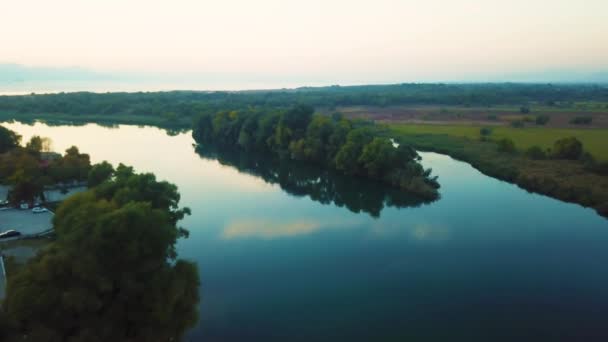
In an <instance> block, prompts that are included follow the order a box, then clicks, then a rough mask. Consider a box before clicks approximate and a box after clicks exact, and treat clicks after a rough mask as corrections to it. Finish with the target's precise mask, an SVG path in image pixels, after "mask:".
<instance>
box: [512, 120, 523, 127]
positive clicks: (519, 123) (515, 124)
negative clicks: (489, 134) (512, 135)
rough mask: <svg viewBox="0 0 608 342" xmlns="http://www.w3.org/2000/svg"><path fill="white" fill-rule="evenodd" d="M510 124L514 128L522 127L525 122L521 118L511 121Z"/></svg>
mask: <svg viewBox="0 0 608 342" xmlns="http://www.w3.org/2000/svg"><path fill="white" fill-rule="evenodd" d="M511 126H512V127H515V128H524V126H525V124H524V122H523V121H522V120H515V121H511Z"/></svg>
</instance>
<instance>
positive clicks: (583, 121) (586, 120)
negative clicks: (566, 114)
mask: <svg viewBox="0 0 608 342" xmlns="http://www.w3.org/2000/svg"><path fill="white" fill-rule="evenodd" d="M592 121H593V118H592V117H590V116H577V117H575V118H573V119H571V120H570V123H571V124H573V125H589V124H591V122H592Z"/></svg>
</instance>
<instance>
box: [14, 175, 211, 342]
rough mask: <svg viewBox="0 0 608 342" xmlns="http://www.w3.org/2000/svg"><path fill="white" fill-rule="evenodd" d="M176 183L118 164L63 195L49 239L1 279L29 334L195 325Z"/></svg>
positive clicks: (59, 337) (43, 336)
mask: <svg viewBox="0 0 608 342" xmlns="http://www.w3.org/2000/svg"><path fill="white" fill-rule="evenodd" d="M178 202H179V193H178V192H177V188H176V187H175V186H174V185H172V184H169V183H166V182H158V181H156V179H155V177H154V175H152V174H135V173H134V172H133V170H132V169H131V168H127V167H124V166H119V167H118V169H117V172H116V174H115V176H114V178H113V179H110V180H107V181H105V182H104V183H102V184H101V185H100V186H99V187H97V188H94V189H92V190H89V191H87V192H84V193H80V194H77V195H75V196H72V197H71V198H69V199H68V200H66V201H65V202H64V203H63V204H62V205H61V206H60V207H59V208H58V210H57V213H56V216H55V217H54V219H53V223H54V228H55V231H56V233H57V240H56V242H54V243H53V244H52V246H51V247H50V248H48V249H46V250H44V251H43V252H42V253H41V254H39V255H38V256H37V257H36V258H34V259H33V260H31V261H30V262H29V263H28V264H27V265H26V267H25V269H24V270H22V271H21V272H19V273H17V274H16V275H15V276H14V277H12V278H11V279H10V281H9V284H8V289H7V295H6V300H5V303H4V304H5V307H6V311H7V314H8V316H9V318H10V319H11V320H12V322H13V323H14V324H15V327H16V329H17V330H18V331H19V332H20V334H23V335H27V337H28V338H27V339H26V340H30V341H93V342H95V341H171V340H178V339H180V338H181V336H182V334H183V333H184V332H185V330H186V329H187V328H188V327H190V326H192V325H193V324H195V323H196V321H197V307H198V301H199V294H198V293H199V292H198V287H199V279H198V272H197V269H196V267H195V265H194V264H193V263H191V262H187V261H184V260H179V259H177V253H176V251H175V243H176V240H177V239H178V238H180V237H183V236H187V231H186V230H184V229H183V228H180V227H178V226H177V222H178V220H180V219H181V218H183V217H184V215H186V214H188V213H189V210H188V209H187V208H183V209H180V208H178Z"/></svg>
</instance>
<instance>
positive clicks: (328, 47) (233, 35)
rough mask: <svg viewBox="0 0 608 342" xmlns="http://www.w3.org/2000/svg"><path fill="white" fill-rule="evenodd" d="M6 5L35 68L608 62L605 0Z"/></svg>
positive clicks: (422, 70) (305, 75)
mask: <svg viewBox="0 0 608 342" xmlns="http://www.w3.org/2000/svg"><path fill="white" fill-rule="evenodd" d="M0 9H1V11H0V13H1V14H0V32H2V34H1V35H0V63H15V64H19V65H23V66H27V67H51V68H66V67H78V68H83V69H87V70H93V71H100V72H111V73H153V74H155V75H201V77H205V76H208V75H214V77H217V78H220V79H221V78H222V77H224V78H225V79H226V80H229V79H251V80H255V79H256V78H257V79H260V80H266V81H278V80H283V81H285V82H287V81H288V82H290V83H297V82H299V81H301V82H302V83H307V82H310V83H327V84H363V83H398V82H425V81H484V80H501V79H504V80H509V78H510V77H511V78H513V77H517V76H516V75H520V76H521V75H529V76H528V77H532V78H534V77H535V76H534V75H537V76H536V77H538V78H539V80H542V79H543V78H546V77H547V75H557V74H559V73H565V74H569V73H570V74H573V73H574V74H585V73H595V72H605V71H607V70H608V20H606V18H608V17H607V16H608V1H606V0H510V1H505V0H441V1H440V0H424V1H422V0H400V1H398V0H373V1H372V0H370V1H360V0H323V1H319V0H257V1H252V0H222V1H217V0H215V1H206V0H198V1H194V0H171V1H169V0H166V1H154V0H103V1H100V0H99V1H96V0H53V1H48V0H39V1H32V0H19V1H9V0H0ZM514 75H515V76H514ZM564 77H568V76H564Z"/></svg>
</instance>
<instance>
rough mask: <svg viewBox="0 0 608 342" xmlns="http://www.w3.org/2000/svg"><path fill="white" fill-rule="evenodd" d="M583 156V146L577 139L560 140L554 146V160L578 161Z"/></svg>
mask: <svg viewBox="0 0 608 342" xmlns="http://www.w3.org/2000/svg"><path fill="white" fill-rule="evenodd" d="M582 155H583V144H582V143H581V142H580V141H579V140H578V139H576V138H575V137H569V138H563V139H559V140H558V141H556V142H555V143H554V144H553V151H552V157H553V158H556V159H570V160H576V159H579V158H580V157H581V156H582Z"/></svg>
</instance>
